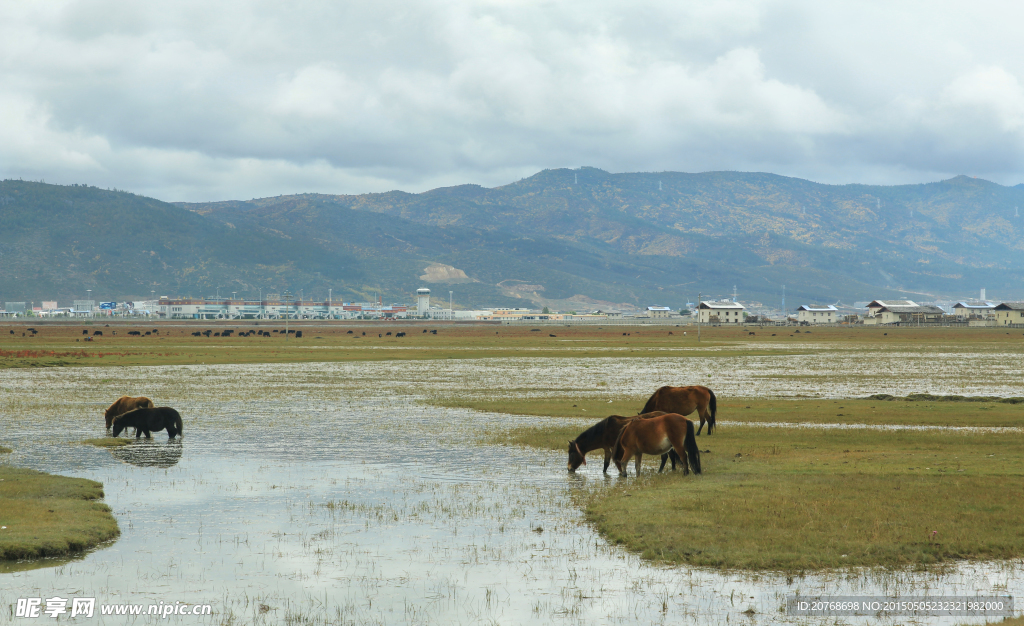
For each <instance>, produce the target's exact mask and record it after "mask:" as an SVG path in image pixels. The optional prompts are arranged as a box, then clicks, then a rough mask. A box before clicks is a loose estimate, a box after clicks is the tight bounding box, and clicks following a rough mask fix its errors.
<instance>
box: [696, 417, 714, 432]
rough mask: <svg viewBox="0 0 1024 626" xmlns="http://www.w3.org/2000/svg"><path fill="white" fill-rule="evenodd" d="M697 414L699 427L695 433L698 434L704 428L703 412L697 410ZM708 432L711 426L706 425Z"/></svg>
mask: <svg viewBox="0 0 1024 626" xmlns="http://www.w3.org/2000/svg"><path fill="white" fill-rule="evenodd" d="M697 415H700V427H698V428H697V434H698V435H699V434H700V431H701V429H703V428H704V414H703V413H701V412H700V411H697ZM708 434H709V435H710V434H711V426H708Z"/></svg>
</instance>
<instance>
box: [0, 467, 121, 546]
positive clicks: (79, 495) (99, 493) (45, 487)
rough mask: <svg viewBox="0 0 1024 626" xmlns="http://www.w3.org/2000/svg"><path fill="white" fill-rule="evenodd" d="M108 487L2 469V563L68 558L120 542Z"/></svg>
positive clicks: (28, 470) (84, 480)
mask: <svg viewBox="0 0 1024 626" xmlns="http://www.w3.org/2000/svg"><path fill="white" fill-rule="evenodd" d="M102 497H103V485H102V484H101V483H98V482H96V481H92V480H86V479H84V478H69V477H67V476H55V475H53V474H47V473H45V472H37V471H35V470H30V469H23V468H16V467H7V466H0V526H6V528H2V529H0V560H14V559H28V558H38V557H49V556H63V555H67V554H70V553H73V552H81V551H82V550H85V549H87V548H90V547H92V546H95V545H97V544H99V543H100V542H103V541H107V540H108V539H112V538H114V537H117V536H118V535H119V534H120V530H118V527H117V520H115V519H114V516H113V515H111V513H110V507H108V506H107V505H106V504H103V503H102V502H99V501H98V500H99V499H100V498H102Z"/></svg>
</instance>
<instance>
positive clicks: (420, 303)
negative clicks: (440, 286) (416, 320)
mask: <svg viewBox="0 0 1024 626" xmlns="http://www.w3.org/2000/svg"><path fill="white" fill-rule="evenodd" d="M429 312H430V290H429V289H427V288H426V287H420V288H419V289H417V290H416V314H417V315H426V314H427V313H429Z"/></svg>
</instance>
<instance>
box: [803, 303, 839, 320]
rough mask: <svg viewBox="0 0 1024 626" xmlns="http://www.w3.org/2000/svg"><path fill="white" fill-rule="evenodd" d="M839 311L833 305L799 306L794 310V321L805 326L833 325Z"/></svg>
mask: <svg viewBox="0 0 1024 626" xmlns="http://www.w3.org/2000/svg"><path fill="white" fill-rule="evenodd" d="M838 315H839V309H837V308H836V307H835V305H832V304H830V305H828V306H811V305H807V304H801V305H800V306H798V307H797V309H796V321H798V322H800V323H807V324H835V323H836V319H837V316H838Z"/></svg>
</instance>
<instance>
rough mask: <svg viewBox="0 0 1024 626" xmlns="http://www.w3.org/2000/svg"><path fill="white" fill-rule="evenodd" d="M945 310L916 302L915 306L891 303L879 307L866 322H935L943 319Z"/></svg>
mask: <svg viewBox="0 0 1024 626" xmlns="http://www.w3.org/2000/svg"><path fill="white" fill-rule="evenodd" d="M945 314H946V312H945V311H943V310H942V309H940V308H939V307H937V306H931V305H921V304H915V305H914V306H899V305H889V306H883V307H882V308H881V309H878V310H877V311H876V313H875V315H873V316H869V317H867V318H865V319H864V323H865V324H872V323H873V324H899V325H914V324H935V323H938V322H941V321H942V317H943V316H944V315H945Z"/></svg>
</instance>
